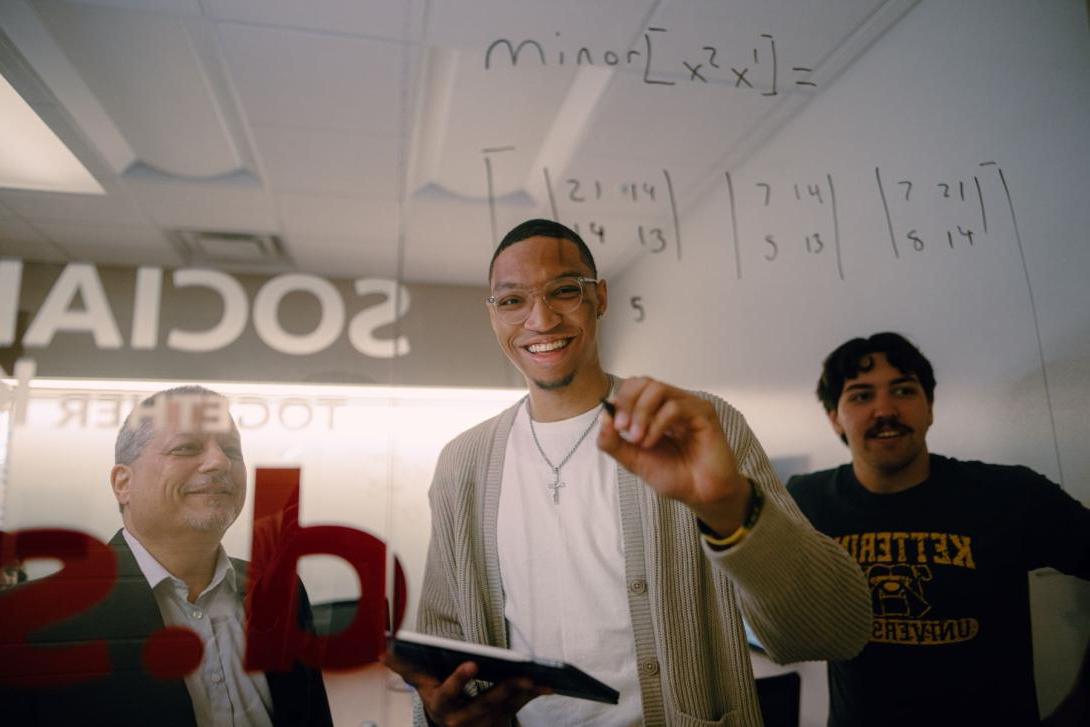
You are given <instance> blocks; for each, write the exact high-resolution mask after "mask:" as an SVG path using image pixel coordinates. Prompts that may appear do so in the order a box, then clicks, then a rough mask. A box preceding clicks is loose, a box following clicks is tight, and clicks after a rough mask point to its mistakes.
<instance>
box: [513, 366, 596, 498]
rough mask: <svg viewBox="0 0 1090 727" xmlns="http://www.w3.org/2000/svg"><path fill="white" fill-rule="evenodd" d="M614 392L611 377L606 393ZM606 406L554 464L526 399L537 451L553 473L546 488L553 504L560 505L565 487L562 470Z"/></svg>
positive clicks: (528, 400) (527, 413)
mask: <svg viewBox="0 0 1090 727" xmlns="http://www.w3.org/2000/svg"><path fill="white" fill-rule="evenodd" d="M612 392H613V375H612V374H611V375H610V376H609V391H607V392H606V396H607V397H608V396H609V395H610V394H611V393H612ZM604 408H605V407H604V406H599V407H598V413H597V414H595V415H594V418H593V419H591V420H590V424H588V425H587V428H586V429H584V430H583V433H582V434H580V435H579V439H577V440H575V444H574V445H572V448H571V449H570V450H568V453H567V454H566V455H564V459H562V460H560V464H553V462H552V460H551V459H549V455H547V454H545V450H544V449H543V448H542V446H541V442H540V441H539V440H538V438H537V432H536V431H535V430H534V415H533V414H532V413H531V412H530V399H529V397H527V398H526V417H527V418H528V419H529V420H530V434H531V436H533V438H534V444H535V445H537V451H538V452H539V453H540V454H541V458H542V459H543V460H545V464H547V465H549V469H551V470H552V471H553V481H552V482H549V483H547V484H546V485H545V486H546V487H548V488H549V489H550V490H552V491H553V504H554V505H559V504H560V488H561V487H564V483H563V482H561V481H560V468H562V467H563V466H564V465H566V464H567V463H568V460H569V459H571V458H572V455H573V454H575V450H577V449H579V445H580V444H582V443H583V440H584V439H586V438H587V435H588V434H590V430H591V429H594V425H595V424H596V423H597V422H598V417H600V416H602V409H604Z"/></svg>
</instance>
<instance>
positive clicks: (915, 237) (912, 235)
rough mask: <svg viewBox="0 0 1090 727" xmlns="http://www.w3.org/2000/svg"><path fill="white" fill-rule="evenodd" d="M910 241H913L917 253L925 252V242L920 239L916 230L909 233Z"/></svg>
mask: <svg viewBox="0 0 1090 727" xmlns="http://www.w3.org/2000/svg"><path fill="white" fill-rule="evenodd" d="M908 239H909V240H911V241H912V249H913V250H915V251H916V252H919V251H920V250H923V240H921V239H920V236H919V235H918V234H916V231H915V230H909V231H908Z"/></svg>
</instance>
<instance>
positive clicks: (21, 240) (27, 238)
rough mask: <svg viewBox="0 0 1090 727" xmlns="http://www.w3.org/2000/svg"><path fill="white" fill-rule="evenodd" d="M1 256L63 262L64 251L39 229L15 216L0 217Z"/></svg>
mask: <svg viewBox="0 0 1090 727" xmlns="http://www.w3.org/2000/svg"><path fill="white" fill-rule="evenodd" d="M0 257H16V258H23V259H25V260H44V261H47V262H62V261H63V260H64V259H65V257H64V253H63V252H61V251H60V250H59V249H57V246H56V245H54V244H53V243H52V242H50V241H49V240H48V239H46V238H45V237H44V236H42V234H41V233H39V232H38V231H37V230H35V229H34V228H33V227H31V226H30V225H28V224H27V223H25V222H23V221H22V220H19V219H17V218H15V217H0Z"/></svg>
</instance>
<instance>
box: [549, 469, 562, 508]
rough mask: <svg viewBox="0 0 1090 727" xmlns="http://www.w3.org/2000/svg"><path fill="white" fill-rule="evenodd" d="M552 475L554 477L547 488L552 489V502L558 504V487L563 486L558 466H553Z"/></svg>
mask: <svg viewBox="0 0 1090 727" xmlns="http://www.w3.org/2000/svg"><path fill="white" fill-rule="evenodd" d="M553 476H554V477H555V478H556V479H555V480H553V481H552V482H551V483H550V484H549V485H548V487H549V489H550V490H552V491H553V504H554V505H559V504H560V488H561V487H563V486H564V483H563V482H561V481H560V468H559V467H553Z"/></svg>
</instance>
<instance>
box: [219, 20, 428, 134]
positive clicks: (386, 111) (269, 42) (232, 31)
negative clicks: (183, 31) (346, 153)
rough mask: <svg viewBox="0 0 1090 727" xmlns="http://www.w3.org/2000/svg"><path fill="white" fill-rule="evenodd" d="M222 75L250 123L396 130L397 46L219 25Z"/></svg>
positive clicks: (375, 131) (368, 131) (373, 131)
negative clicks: (224, 65) (226, 76)
mask: <svg viewBox="0 0 1090 727" xmlns="http://www.w3.org/2000/svg"><path fill="white" fill-rule="evenodd" d="M219 33H220V37H221V39H222V43H223V52H224V56H225V58H226V59H227V65H228V72H229V73H230V74H231V76H232V77H233V78H234V80H235V87H236V88H237V89H238V93H239V95H240V96H241V98H242V105H243V106H244V108H245V109H246V114H247V116H248V118H249V121H250V123H251V124H276V125H279V126H304V127H310V128H323V129H341V130H347V131H354V132H357V133H363V134H372V135H380V136H395V135H397V134H398V133H399V132H400V131H401V126H402V119H401V118H400V113H401V109H400V107H401V97H402V94H401V85H402V81H403V79H402V68H401V64H402V54H403V52H408V53H414V51H413V50H412V49H407V48H406V47H405V46H401V45H399V44H397V43H393V42H390V41H380V40H362V39H356V38H345V37H338V36H331V35H322V34H318V33H310V32H301V31H291V30H279V29H275V28H257V27H251V26H243V25H232V24H222V25H220V26H219Z"/></svg>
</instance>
